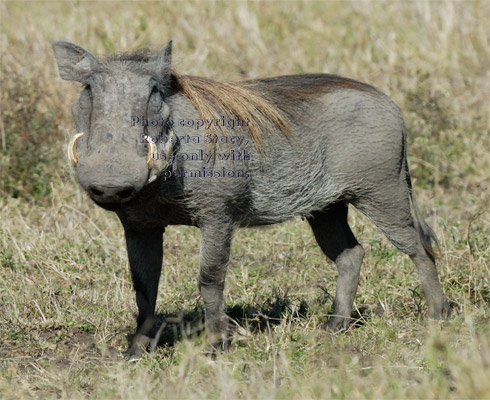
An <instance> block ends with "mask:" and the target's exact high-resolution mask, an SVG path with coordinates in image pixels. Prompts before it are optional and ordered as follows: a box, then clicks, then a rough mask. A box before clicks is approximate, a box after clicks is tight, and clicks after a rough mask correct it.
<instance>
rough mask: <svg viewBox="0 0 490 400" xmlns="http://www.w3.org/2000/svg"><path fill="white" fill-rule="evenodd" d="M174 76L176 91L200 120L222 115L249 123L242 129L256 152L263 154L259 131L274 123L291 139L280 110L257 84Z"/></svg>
mask: <svg viewBox="0 0 490 400" xmlns="http://www.w3.org/2000/svg"><path fill="white" fill-rule="evenodd" d="M175 77H176V82H177V87H178V90H180V91H181V92H182V93H183V94H185V95H186V96H187V97H188V98H189V100H190V101H191V102H192V104H193V105H194V107H196V109H197V111H198V112H199V114H200V115H201V117H202V118H203V119H204V120H206V119H208V120H211V119H213V120H216V119H219V118H221V116H222V115H224V116H225V117H227V118H235V117H237V116H238V117H240V118H241V119H242V120H243V121H249V123H248V124H247V125H246V126H245V128H246V129H247V131H248V133H249V135H250V137H251V139H252V140H253V142H254V144H255V146H256V148H257V150H258V151H259V152H262V151H263V146H262V132H263V131H264V128H265V127H267V126H268V125H269V126H270V123H273V124H275V125H276V126H277V127H278V128H279V129H280V130H281V132H282V133H283V134H284V135H285V136H286V137H287V138H292V133H291V129H290V127H289V121H288V119H287V118H286V115H285V113H284V111H283V110H281V109H280V108H279V107H278V106H277V105H276V104H274V102H272V101H271V100H270V99H268V96H266V93H265V92H264V91H263V90H261V87H260V85H258V83H256V82H254V81H242V82H220V81H215V80H212V79H208V78H201V77H197V76H185V75H184V76H179V75H175ZM218 127H219V129H220V130H221V132H222V133H223V135H228V132H227V129H226V127H224V126H221V125H219V126H218Z"/></svg>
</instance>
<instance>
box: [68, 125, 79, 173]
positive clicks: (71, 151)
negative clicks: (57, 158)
mask: <svg viewBox="0 0 490 400" xmlns="http://www.w3.org/2000/svg"><path fill="white" fill-rule="evenodd" d="M82 136H83V132H80V133H77V134H76V135H75V136H73V137H72V138H71V140H70V143H68V149H67V150H68V159H69V160H70V162H71V163H72V164H73V165H75V164H76V163H77V162H78V154H77V148H76V146H77V142H78V139H80V138H81V137H82Z"/></svg>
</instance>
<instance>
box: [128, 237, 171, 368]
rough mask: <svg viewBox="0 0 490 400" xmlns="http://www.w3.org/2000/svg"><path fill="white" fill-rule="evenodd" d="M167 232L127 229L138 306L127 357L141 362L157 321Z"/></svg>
mask: <svg viewBox="0 0 490 400" xmlns="http://www.w3.org/2000/svg"><path fill="white" fill-rule="evenodd" d="M163 232H164V230H163V229H161V230H148V231H136V230H133V229H125V234H126V246H127V250H128V257H129V266H130V268H131V276H132V278H133V285H134V290H135V291H136V304H137V306H138V317H137V328H136V334H135V335H134V337H133V339H132V340H131V343H130V345H129V347H128V350H127V351H126V353H125V357H126V358H127V359H128V360H130V361H131V360H135V359H138V358H139V357H140V356H141V354H142V352H143V351H144V350H145V349H146V347H147V346H148V344H149V343H150V337H149V336H148V334H149V332H150V330H151V328H152V327H153V322H154V318H155V303H156V299H157V293H158V281H159V280H160V272H161V269H162V259H163Z"/></svg>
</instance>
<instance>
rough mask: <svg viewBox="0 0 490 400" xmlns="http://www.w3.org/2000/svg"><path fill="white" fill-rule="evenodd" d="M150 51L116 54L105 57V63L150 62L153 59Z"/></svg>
mask: <svg viewBox="0 0 490 400" xmlns="http://www.w3.org/2000/svg"><path fill="white" fill-rule="evenodd" d="M151 54H152V53H151V51H150V49H140V50H136V51H132V52H127V53H125V52H123V53H114V54H111V55H110V56H107V57H105V58H104V59H103V60H102V61H103V62H112V61H134V62H148V60H149V59H150V57H151Z"/></svg>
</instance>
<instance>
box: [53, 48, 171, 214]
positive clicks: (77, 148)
mask: <svg viewBox="0 0 490 400" xmlns="http://www.w3.org/2000/svg"><path fill="white" fill-rule="evenodd" d="M53 49H54V54H55V57H56V61H57V63H58V68H59V72H60V75H61V77H62V78H63V79H65V80H69V81H75V82H80V83H82V84H83V85H84V87H83V90H82V93H81V95H80V98H79V99H78V100H77V101H76V102H75V104H74V105H73V108H72V113H73V117H74V120H75V126H76V130H77V133H76V134H75V135H74V136H73V138H72V140H71V141H70V143H69V146H68V156H69V158H70V160H71V162H72V164H73V165H74V168H75V171H76V175H77V178H78V181H79V183H80V184H81V185H82V187H83V188H84V189H85V190H86V191H87V193H88V194H89V195H90V197H91V198H92V199H93V200H94V201H95V202H96V203H97V204H99V205H101V206H102V207H104V208H109V209H110V208H115V207H117V206H118V205H119V204H121V203H125V202H128V201H129V200H131V199H132V198H133V197H134V195H135V194H136V193H137V192H138V191H139V190H140V189H141V188H142V187H143V186H144V185H145V184H146V183H148V182H149V181H150V182H151V181H152V180H153V179H155V177H156V176H157V175H158V173H159V172H160V171H161V170H162V168H163V166H162V165H161V164H160V165H156V164H157V163H156V162H154V160H153V158H152V153H156V152H157V151H159V152H161V151H164V152H165V153H168V152H169V151H171V148H169V147H171V146H172V142H173V141H171V140H166V141H162V143H163V144H160V143H159V144H155V143H152V142H151V140H150V139H149V136H151V137H155V136H159V135H161V133H162V132H163V133H164V134H171V130H170V133H169V132H167V130H166V127H167V125H166V124H165V123H164V122H162V124H158V125H157V126H151V125H150V126H145V124H144V123H143V124H142V123H141V122H139V123H134V120H133V118H135V117H137V118H139V119H140V121H144V118H145V119H146V120H147V121H156V120H158V121H168V119H169V115H170V108H169V107H168V105H167V104H166V103H165V101H164V100H165V96H166V94H168V90H169V87H170V84H169V82H171V79H172V77H171V69H170V61H171V52H172V43H171V42H169V43H168V45H167V46H166V47H165V48H163V49H162V50H160V51H159V52H157V53H155V54H153V55H152V56H149V55H148V54H146V55H145V54H140V55H138V54H136V55H134V54H133V55H132V56H124V55H122V56H119V57H117V56H116V57H113V58H111V59H108V60H107V61H104V62H101V61H99V60H97V59H96V58H95V57H94V56H93V55H91V54H90V53H89V52H87V51H86V50H84V49H82V48H81V47H79V46H76V45H74V44H72V43H68V42H56V43H54V44H53ZM147 136H148V138H146V137H147ZM167 139H168V138H167ZM157 145H158V146H162V148H158V149H157Z"/></svg>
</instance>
